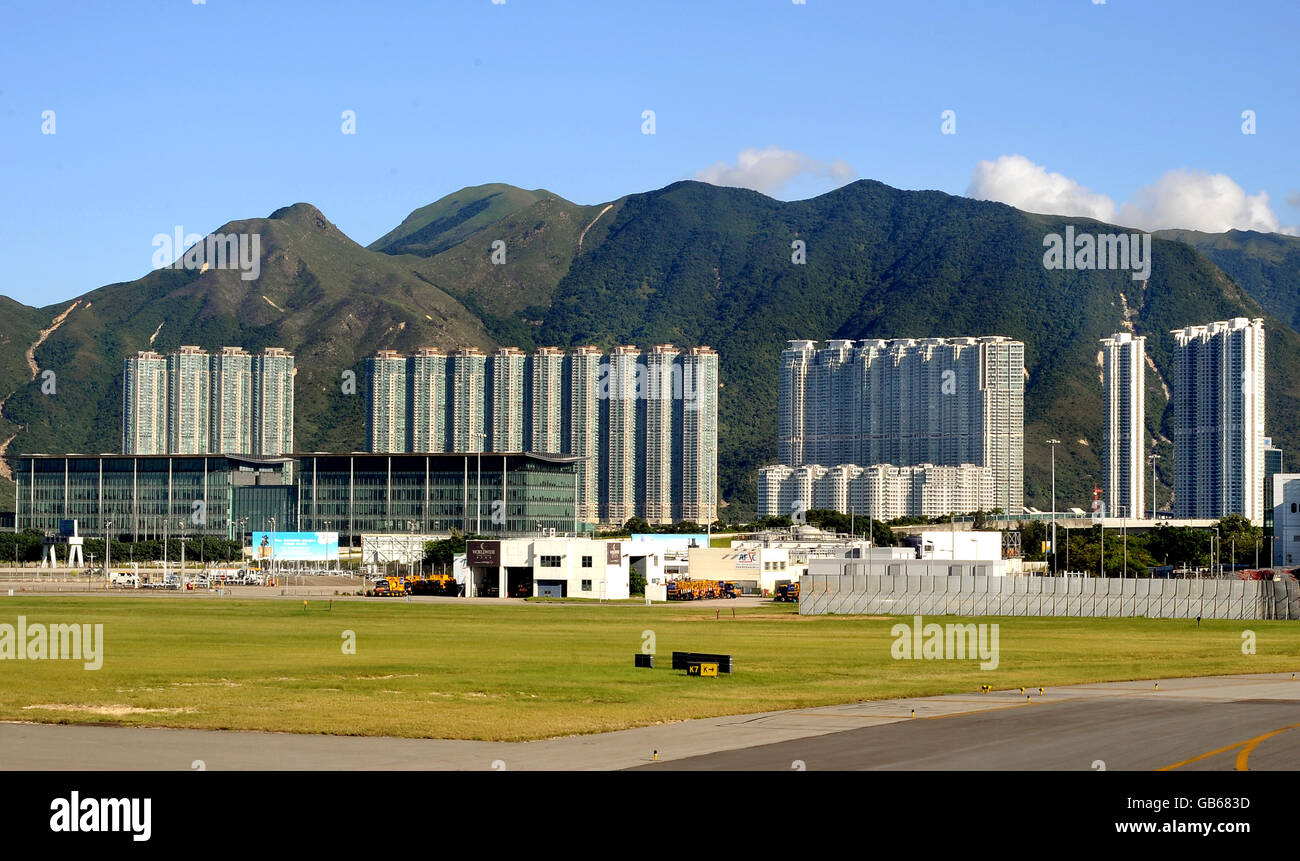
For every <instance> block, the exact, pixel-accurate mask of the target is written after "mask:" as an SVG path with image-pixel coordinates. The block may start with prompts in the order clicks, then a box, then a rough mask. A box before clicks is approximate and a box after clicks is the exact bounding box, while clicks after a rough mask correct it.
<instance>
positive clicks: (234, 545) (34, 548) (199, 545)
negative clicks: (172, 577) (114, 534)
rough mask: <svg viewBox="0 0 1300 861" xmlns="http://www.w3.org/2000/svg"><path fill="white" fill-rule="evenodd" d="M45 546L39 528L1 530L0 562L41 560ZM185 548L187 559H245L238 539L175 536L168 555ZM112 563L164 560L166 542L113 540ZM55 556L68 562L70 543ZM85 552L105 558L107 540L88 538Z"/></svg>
mask: <svg viewBox="0 0 1300 861" xmlns="http://www.w3.org/2000/svg"><path fill="white" fill-rule="evenodd" d="M43 547H44V542H43V541H42V535H41V532H40V531H39V530H35V529H29V530H26V531H23V532H17V533H15V532H0V565H3V564H5V563H10V564H18V563H22V562H40V561H41V551H42V549H43ZM182 547H184V550H185V561H186V562H191V561H192V562H194V563H196V564H197V563H199V562H233V561H236V560H239V559H242V558H243V546H242V544H241V542H239V541H227V540H226V539H224V538H216V537H214V536H211V535H202V536H194V537H190V538H181V537H174V538H171V539H169V540H168V541H167V546H166V552H167V556H166V558H168V559H170V560H172V561H176V560H179V559H180V558H181V548H182ZM112 549H113V559H112V561H113V564H114V565H127V564H130V563H131V562H151V561H154V560H161V559H163V558H164V557H163V550H164V548H163V542H162V541H161V540H150V541H114V542H113V548H112ZM54 554H55V558H56V559H58V560H59V562H62V563H65V564H66V562H67V560H68V545H67V544H62V543H61V544H56V545H55V548H54ZM82 555H83V556H84V557H85V561H86V563H87V564H90V560H91V558H92V556H93V558H94V560H95V564H97V565H99V564H102V563H103V561H104V539H102V538H87V539H85V541H84V543H83V545H82Z"/></svg>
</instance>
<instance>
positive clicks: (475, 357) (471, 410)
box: [447, 347, 487, 451]
mask: <svg viewBox="0 0 1300 861" xmlns="http://www.w3.org/2000/svg"><path fill="white" fill-rule="evenodd" d="M447 388H448V389H449V390H450V394H451V417H450V430H451V440H450V442H451V450H452V451H483V450H484V449H485V447H486V445H487V425H486V417H487V415H486V409H485V406H486V400H487V398H486V395H487V356H486V355H485V354H484V353H483V351H482V350H480V349H478V348H477V347H462V348H461V349H459V350H456V351H455V352H453V353H452V354H451V363H450V365H449V366H448V374H447Z"/></svg>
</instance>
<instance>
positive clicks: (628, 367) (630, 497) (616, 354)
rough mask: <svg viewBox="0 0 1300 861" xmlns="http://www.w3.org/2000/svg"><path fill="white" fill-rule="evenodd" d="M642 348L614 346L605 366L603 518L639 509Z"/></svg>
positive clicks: (613, 519)
mask: <svg viewBox="0 0 1300 861" xmlns="http://www.w3.org/2000/svg"><path fill="white" fill-rule="evenodd" d="M640 356H641V351H640V350H638V349H637V348H636V347H632V346H623V347H615V348H614V349H613V350H612V351H611V352H610V354H609V358H608V360H607V361H606V363H605V365H604V367H603V368H602V374H603V375H604V380H603V382H602V384H601V387H600V388H601V392H600V394H601V396H602V403H601V411H602V415H603V419H602V422H601V431H602V432H601V459H600V470H601V481H600V494H601V499H602V501H603V503H604V505H603V506H602V508H601V519H602V520H603V521H605V522H606V523H625V522H627V520H628V519H630V518H631V517H632V516H634V515H635V514H636V511H637V504H636V503H637V486H636V474H637V444H636V442H637V433H636V419H637V415H636V414H637V398H638V395H639V394H640V393H639V392H638V390H637V376H638V374H637V368H638V366H639V364H640V362H639V361H638V360H639V359H640Z"/></svg>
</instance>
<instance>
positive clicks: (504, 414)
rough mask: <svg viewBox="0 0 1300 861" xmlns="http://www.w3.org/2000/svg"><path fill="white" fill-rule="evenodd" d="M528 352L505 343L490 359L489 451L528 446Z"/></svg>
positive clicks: (520, 449) (521, 449)
mask: <svg viewBox="0 0 1300 861" xmlns="http://www.w3.org/2000/svg"><path fill="white" fill-rule="evenodd" d="M526 361H527V355H526V354H525V353H524V351H523V350H519V349H516V348H514V347H502V348H500V349H499V350H497V351H496V352H495V353H493V354H492V357H491V358H490V359H489V360H488V364H489V365H490V368H489V373H488V376H487V382H488V387H489V388H490V390H491V391H490V392H489V393H488V400H489V401H490V402H491V404H492V436H491V438H490V439H489V440H488V450H489V451H523V450H524V365H525V363H526Z"/></svg>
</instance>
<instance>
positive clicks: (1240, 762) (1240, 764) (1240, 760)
mask: <svg viewBox="0 0 1300 861" xmlns="http://www.w3.org/2000/svg"><path fill="white" fill-rule="evenodd" d="M1296 727H1300V723H1294V724H1291V725H1290V726H1284V727H1282V728H1281V729H1275V730H1273V731H1272V732H1268V733H1264V734H1263V735H1260V736H1256V737H1255V738H1248V739H1246V740H1245V741H1239V742H1237V743H1236V744H1230V745H1228V746H1227V747H1221V748H1219V749H1218V750H1212V751H1210V752H1209V753H1203V754H1201V755H1200V756H1194V757H1192V758H1191V759H1184V760H1183V761H1182V762H1175V763H1174V764H1173V765H1166V766H1164V767H1163V768H1157V769H1156V771H1173V770H1174V769H1176V768H1182V767H1183V766H1184V765H1191V764H1192V763H1193V762H1200V761H1201V760H1203V759H1209V758H1210V757H1212V756H1218V755H1219V754H1221V753H1227V752H1228V751H1230V750H1236V749H1237V748H1239V747H1242V748H1244V749H1243V750H1242V751H1241V753H1239V754H1237V763H1236V768H1237V771H1247V770H1248V769H1247V768H1246V762H1247V761H1248V760H1249V759H1250V754H1251V752H1252V751H1253V750H1254V749H1255V748H1256V746H1258V745H1259V743H1260V742H1262V741H1264V740H1265V739H1267V738H1272V737H1273V736H1275V735H1277V734H1278V733H1280V732H1285V731H1286V730H1289V729H1295V728H1296Z"/></svg>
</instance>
